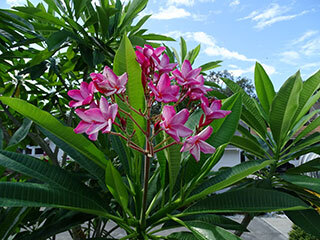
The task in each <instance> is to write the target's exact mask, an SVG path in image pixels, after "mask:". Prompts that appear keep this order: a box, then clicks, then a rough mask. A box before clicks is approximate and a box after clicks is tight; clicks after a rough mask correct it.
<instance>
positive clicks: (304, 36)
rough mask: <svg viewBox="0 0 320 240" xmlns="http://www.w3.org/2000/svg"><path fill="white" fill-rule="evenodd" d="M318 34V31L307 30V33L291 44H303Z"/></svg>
mask: <svg viewBox="0 0 320 240" xmlns="http://www.w3.org/2000/svg"><path fill="white" fill-rule="evenodd" d="M317 33H318V31H315V30H309V31H307V32H305V33H304V34H303V35H302V36H301V37H299V38H298V39H296V40H293V42H292V44H293V45H295V44H299V43H302V42H304V41H305V40H306V39H308V38H310V37H312V36H314V35H316V34H317Z"/></svg>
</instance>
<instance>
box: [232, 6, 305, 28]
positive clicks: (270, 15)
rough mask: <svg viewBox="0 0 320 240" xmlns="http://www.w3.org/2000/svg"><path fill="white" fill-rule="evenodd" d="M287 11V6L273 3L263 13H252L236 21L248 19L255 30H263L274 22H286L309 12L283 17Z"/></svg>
mask: <svg viewBox="0 0 320 240" xmlns="http://www.w3.org/2000/svg"><path fill="white" fill-rule="evenodd" d="M289 10H290V8H289V7H287V6H280V5H279V4H276V3H273V4H271V5H270V6H269V7H268V8H267V9H265V10H263V11H253V12H251V13H250V14H249V15H248V16H246V17H243V18H240V19H238V20H246V19H250V20H251V21H254V22H256V25H255V28H258V29H263V28H265V27H267V26H270V25H272V24H274V23H276V22H282V21H288V20H291V19H294V18H296V17H298V16H302V15H304V14H306V13H308V12H309V11H302V12H300V13H297V14H291V15H284V14H285V13H287V12H288V11H289Z"/></svg>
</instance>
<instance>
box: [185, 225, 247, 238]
mask: <svg viewBox="0 0 320 240" xmlns="http://www.w3.org/2000/svg"><path fill="white" fill-rule="evenodd" d="M185 224H186V226H188V228H189V230H190V231H191V232H192V233H193V234H194V235H195V236H196V237H197V238H198V239H201V240H241V239H240V238H239V237H237V236H236V235H234V234H232V233H230V232H228V231H226V230H224V229H223V228H221V227H218V226H214V225H211V224H208V223H206V222H203V221H187V222H185Z"/></svg>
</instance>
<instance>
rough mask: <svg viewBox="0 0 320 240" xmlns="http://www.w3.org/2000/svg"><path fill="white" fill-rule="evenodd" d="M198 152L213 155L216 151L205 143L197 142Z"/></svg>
mask: <svg viewBox="0 0 320 240" xmlns="http://www.w3.org/2000/svg"><path fill="white" fill-rule="evenodd" d="M199 146H200V150H201V152H203V153H214V152H215V151H216V149H215V148H214V147H213V146H211V145H210V144H208V143H206V142H205V141H202V140H200V141H199Z"/></svg>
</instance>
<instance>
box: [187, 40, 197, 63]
mask: <svg viewBox="0 0 320 240" xmlns="http://www.w3.org/2000/svg"><path fill="white" fill-rule="evenodd" d="M199 52H200V44H199V45H198V46H196V47H195V48H194V49H192V51H191V52H190V55H189V57H188V58H187V59H188V60H189V61H190V63H191V65H192V64H193V63H194V61H195V60H196V58H197V56H198V55H199Z"/></svg>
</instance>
